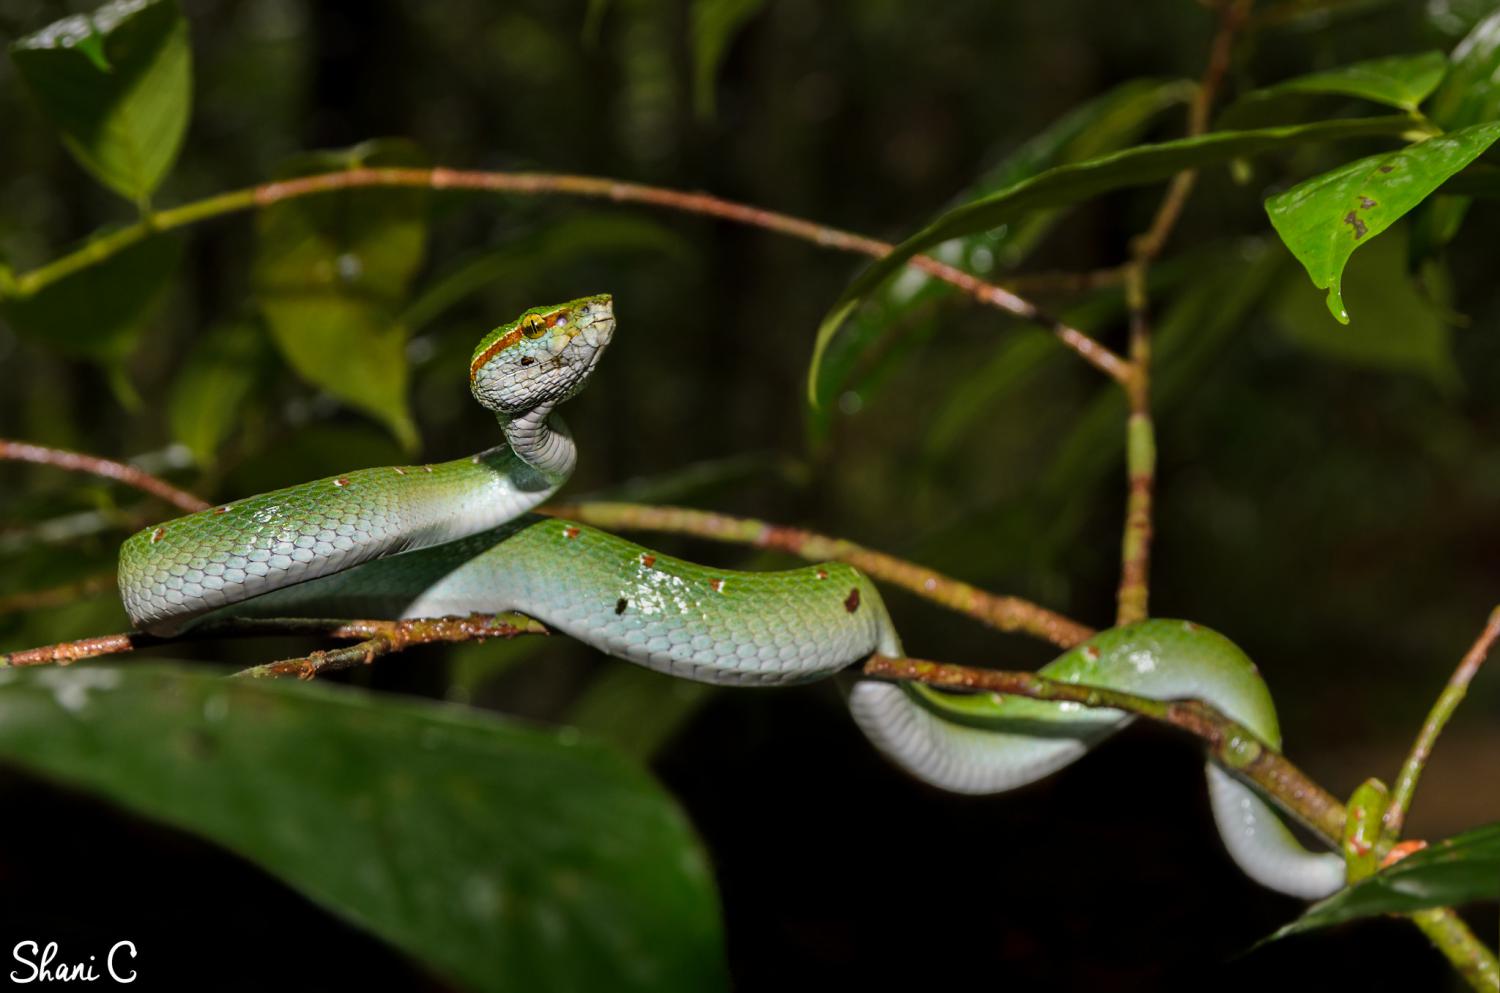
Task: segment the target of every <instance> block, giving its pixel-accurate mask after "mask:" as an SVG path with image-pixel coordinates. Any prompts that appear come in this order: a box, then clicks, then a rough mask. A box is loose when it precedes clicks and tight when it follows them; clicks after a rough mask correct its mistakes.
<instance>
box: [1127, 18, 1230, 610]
mask: <svg viewBox="0 0 1500 993" xmlns="http://www.w3.org/2000/svg"><path fill="white" fill-rule="evenodd" d="M1252 3H1253V0H1227V2H1225V3H1223V4H1222V5H1221V6H1220V8H1219V27H1218V30H1217V31H1216V32H1215V33H1214V39H1213V42H1212V44H1211V45H1210V47H1209V55H1208V66H1207V67H1206V68H1205V69H1204V70H1203V78H1202V80H1201V81H1200V82H1199V84H1198V90H1197V92H1196V93H1194V94H1193V102H1192V104H1191V105H1190V106H1189V108H1188V124H1187V136H1188V137H1189V138H1193V137H1197V136H1198V135H1201V134H1203V133H1205V132H1206V131H1207V130H1208V119H1209V112H1210V111H1211V110H1212V109H1213V104H1214V100H1215V99H1216V98H1217V97H1218V93H1219V90H1220V88H1221V87H1222V86H1223V83H1224V76H1225V74H1226V73H1227V72H1228V71H1229V64H1230V60H1231V58H1232V56H1233V54H1234V39H1235V35H1236V34H1237V33H1238V31H1239V29H1240V28H1241V27H1242V26H1243V25H1244V23H1245V21H1246V19H1247V18H1248V17H1249V16H1250V8H1251V5H1252ZM1197 179H1198V173H1197V171H1196V170H1193V169H1187V170H1184V171H1182V172H1179V173H1178V174H1177V175H1175V176H1173V177H1172V181H1171V183H1170V184H1168V186H1167V192H1166V194H1165V195H1164V196H1163V197H1162V201H1161V204H1160V205H1159V206H1158V207H1157V209H1156V214H1155V216H1154V217H1153V218H1152V219H1151V226H1150V227H1149V228H1147V229H1146V231H1145V233H1144V234H1142V235H1140V236H1139V237H1137V238H1135V239H1134V240H1133V241H1132V242H1131V245H1130V254H1131V259H1130V262H1128V263H1126V266H1125V302H1126V307H1127V309H1128V310H1129V313H1130V368H1129V375H1128V376H1127V377H1126V378H1125V379H1124V380H1122V383H1123V385H1124V387H1125V395H1126V398H1127V400H1128V401H1129V404H1130V415H1129V417H1128V419H1127V422H1126V427H1125V471H1126V479H1127V483H1128V487H1129V489H1128V493H1127V496H1126V501H1125V526H1124V529H1123V533H1122V535H1121V539H1120V589H1119V593H1118V595H1117V598H1116V602H1117V607H1116V614H1115V622H1116V623H1117V624H1131V623H1134V622H1135V621H1140V620H1144V619H1145V618H1146V617H1147V616H1149V610H1150V593H1151V539H1152V533H1153V530H1154V525H1153V509H1152V504H1153V501H1154V494H1155V489H1156V428H1155V425H1154V423H1153V422H1152V418H1151V322H1150V318H1149V314H1148V312H1149V309H1150V303H1149V300H1148V297H1147V292H1146V282H1147V274H1148V273H1149V271H1150V268H1151V264H1152V263H1153V262H1154V261H1156V259H1157V257H1158V256H1160V255H1161V253H1162V250H1163V249H1164V248H1165V247H1166V244H1167V239H1168V238H1170V237H1171V234H1172V231H1173V229H1174V228H1175V227H1176V226H1177V221H1178V219H1179V218H1180V217H1181V216H1182V210H1183V208H1184V207H1185V206H1186V204H1187V200H1188V196H1189V195H1190V194H1191V193H1192V191H1193V185H1194V183H1196V182H1197Z"/></svg>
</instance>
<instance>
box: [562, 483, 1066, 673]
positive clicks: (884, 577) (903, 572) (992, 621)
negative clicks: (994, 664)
mask: <svg viewBox="0 0 1500 993" xmlns="http://www.w3.org/2000/svg"><path fill="white" fill-rule="evenodd" d="M543 512H544V513H548V514H554V515H556V516H558V517H566V518H570V519H572V520H576V521H580V522H582V523H584V524H591V525H593V526H595V527H599V528H603V529H605V530H624V531H630V530H637V531H639V530H645V531H667V532H673V533H676V534H690V535H695V536H697V537H700V538H709V539H712V540H714V541H726V542H735V543H738V544H744V545H753V546H755V547H757V548H773V549H776V550H777V551H782V552H787V553H788V554H791V555H796V556H799V557H801V558H805V559H811V560H813V561H822V560H826V559H836V560H838V561H840V562H847V563H849V564H850V565H852V566H854V567H855V568H857V569H859V570H861V571H862V572H864V573H865V574H866V575H868V576H870V577H871V578H873V579H878V580H881V581H884V582H887V583H890V584H891V585H893V586H900V587H902V588H904V589H907V590H910V591H911V592H913V593H915V594H917V595H918V596H921V597H925V598H926V599H928V600H932V601H933V602H935V603H938V604H941V605H942V606H944V607H947V608H948V609H950V610H955V611H957V612H959V613H961V614H967V615H968V616H970V617H973V618H974V619H976V620H978V621H980V622H981V623H984V624H987V625H989V626H990V627H993V628H996V629H998V630H1001V631H1012V632H1021V633H1024V634H1029V635H1033V636H1034V637H1037V638H1041V639H1042V640H1044V641H1050V642H1051V643H1052V644H1054V645H1057V646H1059V647H1061V648H1071V647H1072V646H1074V645H1077V644H1079V643H1080V642H1083V641H1086V640H1087V639H1088V638H1089V637H1091V636H1092V635H1093V634H1094V631H1093V629H1092V628H1089V627H1086V626H1084V625H1082V624H1079V623H1078V622H1077V621H1074V620H1072V619H1070V618H1067V617H1064V616H1063V615H1061V614H1058V613H1055V612H1054V611H1051V610H1048V609H1046V608H1045V607H1042V606H1039V605H1037V604H1035V603H1032V602H1031V601H1029V600H1023V599H1021V598H1020V597H1013V596H998V595H996V594H994V593H990V592H987V591H985V590H982V589H979V588H978V587H975V586H970V585H969V584H968V583H965V582H962V581H960V580H957V579H953V578H952V577H949V576H945V575H943V574H942V573H940V572H936V571H934V570H932V569H928V568H926V567H925V566H920V565H917V564H916V563H914V562H908V561H906V560H905V559H898V558H896V557H895V556H893V555H887V554H885V553H884V552H877V551H873V550H872V549H869V548H865V547H863V546H861V545H856V544H855V543H854V542H852V541H844V540H843V539H840V538H830V537H827V536H826V535H821V534H816V533H814V532H812V531H804V530H802V529H801V528H791V527H784V526H781V525H777V524H768V523H766V522H765V521H757V520H753V519H750V518H745V517H731V516H729V515H727V514H716V513H711V512H709V511H703V510H688V509H686V508H682V507H657V506H650V505H646V504H637V503H592V502H591V503H577V504H568V505H563V506H554V507H547V508H544V511H543Z"/></svg>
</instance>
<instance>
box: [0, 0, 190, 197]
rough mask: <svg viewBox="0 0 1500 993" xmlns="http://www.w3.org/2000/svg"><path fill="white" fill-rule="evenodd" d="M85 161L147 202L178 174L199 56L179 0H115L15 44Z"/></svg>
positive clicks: (25, 73) (26, 74) (71, 146)
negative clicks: (169, 177) (174, 167)
mask: <svg viewBox="0 0 1500 993" xmlns="http://www.w3.org/2000/svg"><path fill="white" fill-rule="evenodd" d="M10 56H11V59H12V60H13V61H14V62H15V65H16V69H17V71H19V72H20V74H21V76H22V78H24V79H25V80H26V82H27V84H28V85H29V86H30V87H31V91H32V94H33V95H34V96H35V97H36V102H37V104H38V105H40V107H41V109H42V112H43V113H45V114H46V115H47V117H48V118H50V119H51V121H52V123H53V124H54V125H55V126H56V127H57V129H58V130H59V131H61V132H62V138H63V142H64V143H65V144H66V145H67V146H68V150H69V151H71V152H72V153H73V157H74V158H76V159H77V160H78V161H79V163H80V164H81V165H82V166H83V167H84V168H85V169H87V170H88V171H89V172H91V173H93V174H94V176H95V177H96V178H97V179H98V180H99V181H100V182H102V183H103V184H104V185H105V186H108V187H109V188H110V189H112V190H114V191H115V192H117V193H119V194H120V195H121V196H123V197H126V198H128V199H130V200H133V201H135V202H137V203H144V202H145V201H146V199H147V198H148V197H150V195H151V194H152V193H153V192H155V190H156V188H157V186H158V185H160V183H161V181H162V179H163V178H164V177H165V176H166V174H167V173H168V172H169V171H170V170H171V168H172V163H173V162H174V161H175V160H176V158H177V152H178V150H179V149H180V148H181V147H182V136H183V132H185V131H186V130H187V122H188V111H189V108H190V107H191V104H192V53H191V50H190V48H189V45H188V29H187V21H186V20H184V19H183V16H182V12H181V11H180V10H178V8H177V3H176V0H115V2H113V3H107V4H105V5H104V6H102V7H100V8H99V9H98V10H96V11H94V12H93V13H92V14H75V15H73V16H71V17H65V18H63V19H62V20H60V21H55V22H53V23H52V24H49V25H48V26H47V27H45V28H43V29H42V30H40V31H38V32H36V33H35V34H31V35H27V36H26V37H25V38H22V39H20V40H19V41H17V42H15V43H14V44H12V45H11V47H10Z"/></svg>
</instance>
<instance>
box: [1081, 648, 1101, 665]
mask: <svg viewBox="0 0 1500 993" xmlns="http://www.w3.org/2000/svg"><path fill="white" fill-rule="evenodd" d="M1083 657H1084V658H1086V659H1088V660H1089V661H1090V662H1098V661H1099V649H1098V647H1097V646H1095V645H1084V646H1083Z"/></svg>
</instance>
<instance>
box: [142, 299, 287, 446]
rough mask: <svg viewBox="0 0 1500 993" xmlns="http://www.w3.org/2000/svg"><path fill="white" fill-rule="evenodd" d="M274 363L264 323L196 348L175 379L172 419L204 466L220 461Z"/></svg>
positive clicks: (213, 334)
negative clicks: (248, 403) (247, 402)
mask: <svg viewBox="0 0 1500 993" xmlns="http://www.w3.org/2000/svg"><path fill="white" fill-rule="evenodd" d="M270 359H271V352H270V347H269V343H268V342H267V341H266V337H265V332H264V331H263V330H262V329H261V328H260V326H259V325H258V323H251V322H245V323H240V324H229V325H225V326H223V327H219V328H215V329H213V330H212V331H210V332H208V334H207V335H205V336H204V337H203V339H202V340H201V341H199V342H198V344H197V345H196V346H194V348H193V351H192V352H191V353H190V354H189V355H188V359H187V362H185V363H184V364H183V367H182V368H181V369H180V370H179V371H178V373H177V376H176V378H175V379H174V380H173V381H172V390H171V393H170V394H169V395H168V397H167V421H168V423H170V424H171V427H172V437H173V438H174V439H175V440H176V441H179V442H181V443H182V444H184V445H186V446H187V447H188V449H189V450H190V451H191V452H192V453H193V459H194V460H195V461H196V462H197V463H198V464H199V465H200V466H211V465H213V464H214V462H215V461H217V457H218V451H219V446H220V445H221V444H223V443H224V440H225V439H227V438H228V437H229V436H230V434H231V433H233V431H234V429H235V428H236V427H238V426H239V424H240V419H241V408H242V406H243V405H244V402H245V400H246V399H247V398H248V397H249V396H250V395H251V391H253V390H254V389H255V388H256V386H257V385H258V384H260V383H262V382H263V380H264V375H265V372H266V369H267V367H268V365H269V362H270Z"/></svg>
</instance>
